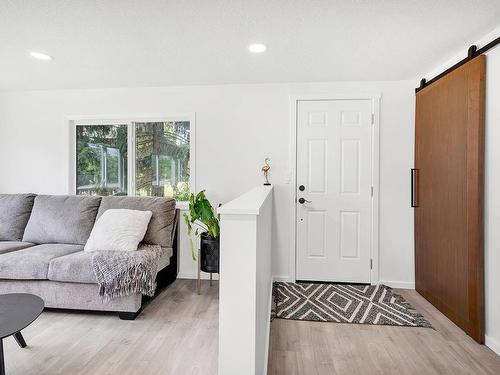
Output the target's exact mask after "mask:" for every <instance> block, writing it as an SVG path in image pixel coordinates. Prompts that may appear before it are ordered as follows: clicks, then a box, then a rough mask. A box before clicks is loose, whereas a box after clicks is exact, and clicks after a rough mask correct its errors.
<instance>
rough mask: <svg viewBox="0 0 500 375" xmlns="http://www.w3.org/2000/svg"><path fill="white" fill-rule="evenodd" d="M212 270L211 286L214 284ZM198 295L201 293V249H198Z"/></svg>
mask: <svg viewBox="0 0 500 375" xmlns="http://www.w3.org/2000/svg"><path fill="white" fill-rule="evenodd" d="M212 275H213V274H212V272H210V286H212ZM197 289H198V295H200V294H201V249H198V280H197Z"/></svg>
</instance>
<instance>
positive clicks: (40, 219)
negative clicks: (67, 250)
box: [23, 195, 101, 245]
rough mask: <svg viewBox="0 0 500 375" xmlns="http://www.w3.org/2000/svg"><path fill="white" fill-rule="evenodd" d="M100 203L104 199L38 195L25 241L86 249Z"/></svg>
mask: <svg viewBox="0 0 500 375" xmlns="http://www.w3.org/2000/svg"><path fill="white" fill-rule="evenodd" d="M100 202H101V197H89V196H79V195H38V196H37V197H36V198H35V203H34V204H33V211H32V212H31V217H30V219H29V221H28V225H27V226H26V230H25V231H24V237H23V241H27V242H34V243H38V244H43V243H67V244H78V245H85V242H87V238H89V235H90V231H91V230H92V227H93V225H94V221H95V218H96V215H97V210H98V208H99V203H100Z"/></svg>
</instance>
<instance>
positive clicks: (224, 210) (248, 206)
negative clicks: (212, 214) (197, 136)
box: [217, 185, 273, 215]
mask: <svg viewBox="0 0 500 375" xmlns="http://www.w3.org/2000/svg"><path fill="white" fill-rule="evenodd" d="M272 192H273V187H272V185H270V186H257V187H256V188H253V189H252V190H250V191H248V192H246V193H245V194H243V195H240V196H239V197H238V198H236V199H233V200H232V201H230V202H228V203H226V204H224V205H222V206H221V207H219V209H218V210H217V212H218V213H219V214H221V215H259V214H260V210H261V208H262V205H263V204H264V202H265V201H266V199H267V198H268V197H269V196H271V194H272Z"/></svg>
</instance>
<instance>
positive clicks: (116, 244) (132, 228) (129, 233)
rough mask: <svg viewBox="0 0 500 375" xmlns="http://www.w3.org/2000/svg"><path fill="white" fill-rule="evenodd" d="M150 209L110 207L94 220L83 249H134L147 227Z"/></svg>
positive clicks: (150, 214)
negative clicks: (115, 208)
mask: <svg viewBox="0 0 500 375" xmlns="http://www.w3.org/2000/svg"><path fill="white" fill-rule="evenodd" d="M152 215H153V213H152V212H151V211H139V210H126V209H117V210H114V209H111V210H106V211H104V213H103V214H102V216H101V217H100V218H99V219H98V220H97V221H96V223H95V224H94V227H93V228H92V232H91V233H90V237H89V239H88V240H87V243H86V244H85V251H96V250H117V251H135V250H137V246H139V242H141V241H142V239H143V238H144V235H145V234H146V231H147V229H148V224H149V220H151V216H152Z"/></svg>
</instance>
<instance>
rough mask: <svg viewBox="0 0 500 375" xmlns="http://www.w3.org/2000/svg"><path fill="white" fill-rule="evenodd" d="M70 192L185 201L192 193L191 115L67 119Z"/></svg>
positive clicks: (192, 136) (192, 130) (192, 132)
mask: <svg viewBox="0 0 500 375" xmlns="http://www.w3.org/2000/svg"><path fill="white" fill-rule="evenodd" d="M70 122H71V124H72V125H73V126H72V130H73V145H74V148H73V150H74V154H73V162H72V163H71V165H72V168H74V170H73V171H72V172H73V173H71V176H72V180H71V181H70V185H71V190H72V192H71V193H75V194H78V195H137V196H157V197H173V198H175V199H176V200H177V201H187V200H188V199H189V194H190V193H191V192H193V191H194V190H195V189H194V178H193V177H194V176H193V174H194V173H193V172H194V163H193V160H194V116H193V115H188V116H181V117H176V118H168V117H167V116H166V117H165V118H162V119H154V120H149V119H129V120H119V121H118V120H100V119H94V118H92V119H72V120H71V121H70Z"/></svg>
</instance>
